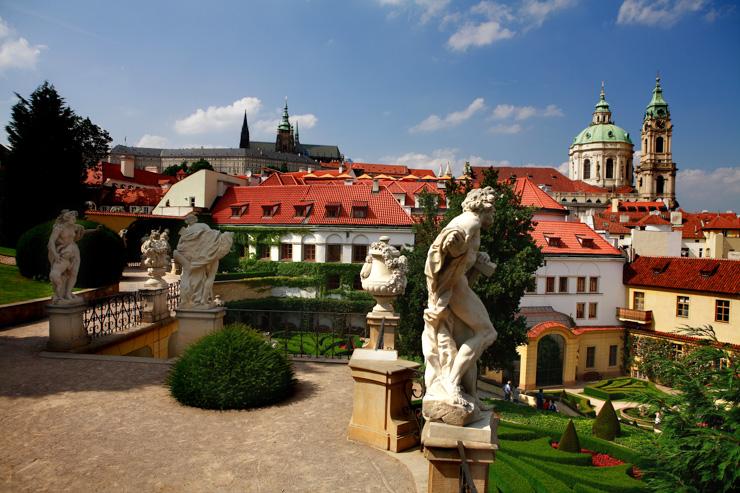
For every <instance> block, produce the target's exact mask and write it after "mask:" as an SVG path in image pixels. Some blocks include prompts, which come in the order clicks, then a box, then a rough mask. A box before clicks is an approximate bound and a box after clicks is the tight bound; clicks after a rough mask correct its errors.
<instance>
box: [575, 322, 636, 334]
mask: <svg viewBox="0 0 740 493" xmlns="http://www.w3.org/2000/svg"><path fill="white" fill-rule="evenodd" d="M622 331H624V327H621V326H619V325H613V326H607V327H591V326H585V327H580V326H579V327H573V333H574V334H575V335H577V336H579V335H581V334H590V333H593V332H622Z"/></svg>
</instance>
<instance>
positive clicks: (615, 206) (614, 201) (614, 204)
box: [612, 199, 619, 212]
mask: <svg viewBox="0 0 740 493" xmlns="http://www.w3.org/2000/svg"><path fill="white" fill-rule="evenodd" d="M612 212H619V199H612Z"/></svg>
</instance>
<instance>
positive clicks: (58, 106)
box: [0, 82, 111, 245]
mask: <svg viewBox="0 0 740 493" xmlns="http://www.w3.org/2000/svg"><path fill="white" fill-rule="evenodd" d="M16 96H17V97H18V102H17V103H16V104H15V105H14V106H13V108H12V110H11V118H10V122H9V123H8V125H7V126H6V127H5V130H6V132H7V134H8V143H9V144H10V150H9V152H8V156H7V158H6V159H5V160H4V161H3V169H2V172H1V173H0V192H1V193H0V196H2V199H0V242H2V243H3V244H8V245H13V244H15V241H16V240H17V239H18V237H19V236H20V234H21V233H22V232H23V231H25V230H26V229H28V228H29V227H30V226H33V225H35V224H38V223H42V222H44V221H47V220H49V219H52V218H54V217H56V216H57V215H58V214H59V211H60V210H61V209H75V210H82V205H83V203H84V188H83V184H82V182H83V180H84V178H85V174H86V170H87V168H89V167H91V166H94V165H95V164H97V162H98V161H100V160H101V159H103V158H104V157H105V156H106V155H107V154H108V146H109V144H110V142H111V138H110V135H109V134H108V132H106V131H105V130H103V129H101V128H100V127H98V126H97V125H95V124H94V123H93V122H92V121H90V119H89V118H83V117H80V116H78V115H77V114H76V113H75V112H74V110H72V109H71V108H70V107H69V106H68V105H67V104H66V102H65V101H64V99H63V98H62V97H61V96H60V95H59V93H58V92H57V91H56V89H55V88H54V86H53V85H51V84H50V83H49V82H44V83H43V84H42V85H41V86H39V87H38V88H37V89H36V90H35V91H34V92H33V93H32V94H31V96H30V97H29V98H28V99H26V98H24V97H22V96H20V95H19V94H16Z"/></svg>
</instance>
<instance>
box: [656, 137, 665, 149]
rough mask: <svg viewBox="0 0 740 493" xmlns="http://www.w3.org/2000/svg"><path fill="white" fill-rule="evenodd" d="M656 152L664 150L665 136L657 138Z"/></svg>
mask: <svg viewBox="0 0 740 493" xmlns="http://www.w3.org/2000/svg"><path fill="white" fill-rule="evenodd" d="M655 152H663V137H658V138H657V139H655Z"/></svg>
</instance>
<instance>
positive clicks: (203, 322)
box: [169, 306, 226, 357]
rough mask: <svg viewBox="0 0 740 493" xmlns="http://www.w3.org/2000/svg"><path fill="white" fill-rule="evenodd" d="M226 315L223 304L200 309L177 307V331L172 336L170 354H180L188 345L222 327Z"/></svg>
mask: <svg viewBox="0 0 740 493" xmlns="http://www.w3.org/2000/svg"><path fill="white" fill-rule="evenodd" d="M225 315H226V308H224V307H222V306H218V307H214V308H207V309H200V310H196V309H193V308H178V309H176V310H175V317H176V318H177V331H175V332H174V333H173V334H172V335H171V336H170V343H169V356H170V357H174V356H180V355H181V354H182V353H183V352H184V351H185V349H186V348H187V347H188V346H190V345H191V344H192V343H194V342H195V341H197V340H198V339H200V338H201V337H203V336H205V335H207V334H210V333H211V332H214V331H216V330H220V329H222V328H223V326H224V316H225Z"/></svg>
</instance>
